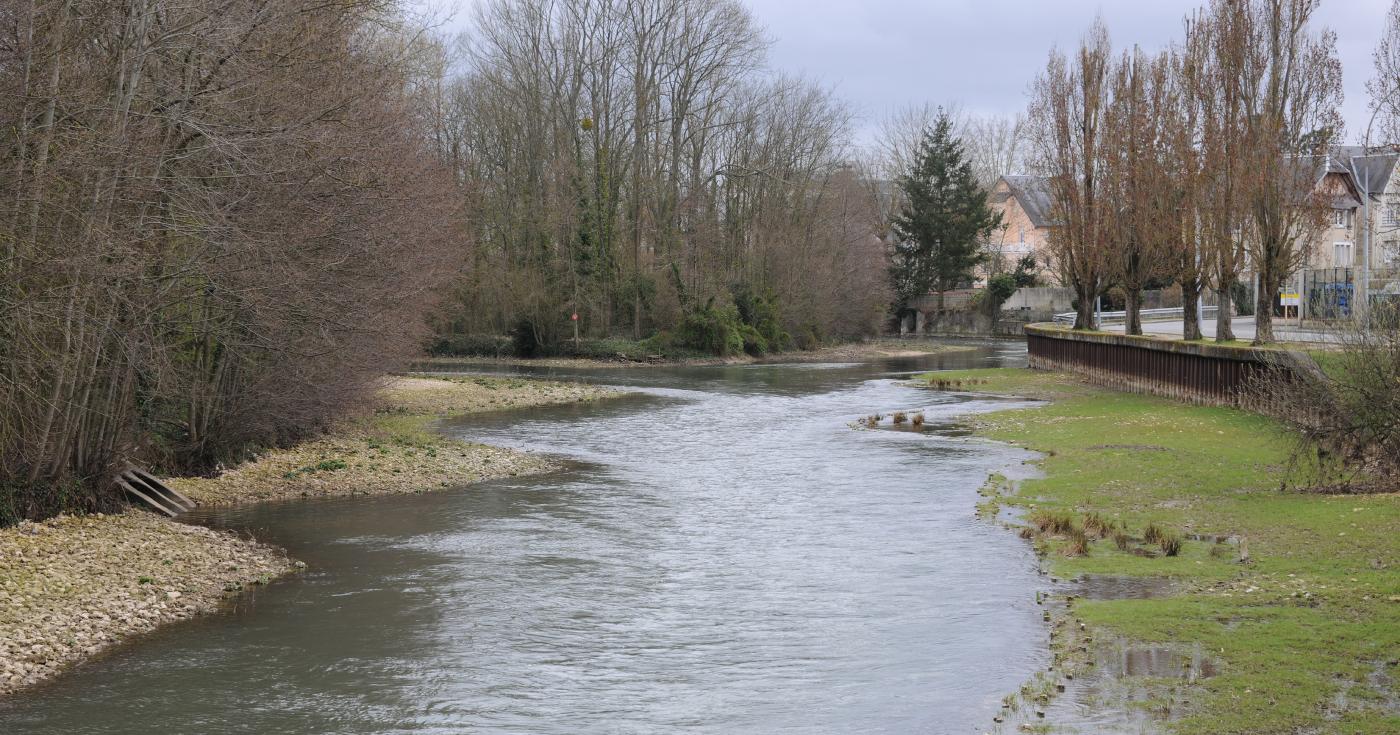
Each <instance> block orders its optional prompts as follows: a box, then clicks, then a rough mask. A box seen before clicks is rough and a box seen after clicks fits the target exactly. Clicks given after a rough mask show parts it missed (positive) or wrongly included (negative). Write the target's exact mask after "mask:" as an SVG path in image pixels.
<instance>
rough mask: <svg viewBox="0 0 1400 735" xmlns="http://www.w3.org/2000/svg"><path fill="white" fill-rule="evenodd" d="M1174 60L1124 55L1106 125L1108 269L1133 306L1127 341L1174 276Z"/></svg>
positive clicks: (1115, 75) (1129, 309)
mask: <svg viewBox="0 0 1400 735" xmlns="http://www.w3.org/2000/svg"><path fill="white" fill-rule="evenodd" d="M1170 74H1171V62H1170V56H1168V55H1166V54H1162V55H1160V56H1157V57H1151V56H1148V55H1147V54H1146V53H1145V52H1143V51H1142V50H1140V49H1137V48H1134V49H1133V50H1132V51H1130V52H1126V53H1124V54H1123V56H1122V58H1121V59H1120V61H1119V62H1118V64H1117V65H1116V66H1115V67H1114V69H1113V71H1112V73H1111V77H1112V82H1111V87H1112V90H1111V94H1112V101H1111V103H1110V104H1109V107H1108V111H1107V114H1106V116H1105V124H1104V134H1103V135H1104V142H1105V148H1106V150H1105V166H1104V177H1103V179H1104V181H1103V184H1104V191H1105V194H1106V196H1107V197H1108V198H1109V199H1110V200H1111V201H1112V202H1113V205H1112V206H1110V207H1108V208H1107V210H1106V215H1107V221H1108V231H1109V233H1110V234H1111V236H1112V245H1111V247H1110V253H1109V262H1110V268H1111V276H1112V278H1113V280H1114V282H1115V283H1116V284H1117V285H1118V286H1120V287H1121V288H1122V289H1123V292H1124V294H1125V295H1126V302H1127V318H1126V321H1125V324H1126V331H1127V333H1128V334H1142V292H1143V290H1144V289H1146V288H1147V286H1148V284H1149V283H1151V282H1152V281H1154V280H1157V279H1158V278H1161V277H1162V276H1164V275H1166V274H1167V272H1168V267H1167V266H1168V262H1169V258H1170V252H1171V247H1172V245H1173V242H1172V240H1173V236H1174V235H1175V234H1176V227H1175V225H1176V222H1175V221H1174V216H1175V212H1174V211H1173V210H1174V205H1175V202H1174V201H1173V196H1172V191H1171V188H1172V187H1173V186H1174V185H1173V184H1171V183H1170V181H1171V179H1172V178H1174V177H1175V176H1178V175H1179V173H1178V172H1176V171H1173V170H1171V161H1170V159H1169V157H1168V154H1169V141H1168V138H1167V132H1168V129H1169V128H1168V127H1167V126H1168V125H1169V115H1170V114H1171V110H1172V109H1173V107H1174V105H1175V102H1174V99H1173V95H1174V94H1175V89H1174V88H1173V87H1172V85H1171V83H1170Z"/></svg>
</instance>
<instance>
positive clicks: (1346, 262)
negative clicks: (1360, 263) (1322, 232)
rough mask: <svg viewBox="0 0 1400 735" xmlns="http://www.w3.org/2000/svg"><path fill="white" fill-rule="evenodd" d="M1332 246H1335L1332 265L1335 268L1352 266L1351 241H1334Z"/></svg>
mask: <svg viewBox="0 0 1400 735" xmlns="http://www.w3.org/2000/svg"><path fill="white" fill-rule="evenodd" d="M1332 248H1333V254H1334V257H1333V260H1332V266H1333V267H1334V268H1350V267H1351V243H1349V242H1335V243H1332Z"/></svg>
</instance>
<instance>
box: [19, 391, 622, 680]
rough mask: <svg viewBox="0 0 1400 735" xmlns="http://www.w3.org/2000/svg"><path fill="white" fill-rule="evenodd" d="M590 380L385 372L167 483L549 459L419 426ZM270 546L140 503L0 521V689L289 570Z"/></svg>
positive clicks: (268, 488)
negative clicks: (244, 459)
mask: <svg viewBox="0 0 1400 735" xmlns="http://www.w3.org/2000/svg"><path fill="white" fill-rule="evenodd" d="M616 394H617V393H616V391H612V390H610V389H607V388H599V387H596V386H587V385H579V384H569V383H555V382H546V381H534V380H519V379H510V378H506V379H500V378H470V377H468V378H453V379H427V378H395V379H392V380H390V381H389V382H388V383H387V384H386V386H385V388H384V390H383V391H382V392H381V395H380V401H379V403H378V405H377V406H376V407H375V409H374V410H373V411H372V412H370V413H367V414H365V415H363V416H359V417H356V418H353V419H351V420H348V421H346V422H344V423H343V424H342V425H341V426H340V427H338V428H337V429H336V430H335V431H333V432H331V433H330V434H328V435H326V436H325V437H322V438H320V439H317V440H315V441H309V442H305V443H302V444H299V445H297V446H295V447H292V448H289V449H281V450H273V451H269V452H266V453H265V454H263V455H262V456H261V457H259V458H258V459H256V460H255V461H252V462H249V463H247V464H245V465H242V466H240V467H237V468H234V469H231V470H229V471H228V472H225V473H223V474H222V475H220V476H218V477H214V478H175V479H171V480H169V482H170V484H171V485H173V486H175V487H176V488H178V489H180V490H181V491H182V492H185V493H186V494H188V495H190V496H191V497H192V498H194V499H195V500H196V501H197V502H199V503H201V504H206V505H207V504H228V503H244V502H260V501H266V500H280V499H289V498H302V497H315V496H332V495H363V494H385V493H407V492H423V491H427V490H435V489H439V488H443V487H459V486H462V485H466V484H469V483H472V482H480V481H482V480H486V479H491V478H495V477H504V476H508V475H519V474H527V473H533V472H543V471H548V470H550V469H553V468H554V467H555V464H554V463H553V461H551V460H549V459H546V458H543V457H539V456H536V455H532V454H526V453H523V452H517V451H514V450H510V449H502V448H499V447H489V446H484V445H480V444H472V443H469V442H463V441H458V440H455V439H451V438H448V437H444V436H441V435H439V434H437V433H435V432H433V431H432V430H431V424H432V423H433V422H434V421H437V420H439V419H440V418H443V417H446V416H452V415H459V414H465V413H477V412H484V411H495V410H505V409H516V408H525V407H529V406H541V405H550V404H561V403H575V402H580V401H592V400H597V399H600V398H604V397H608V396H611V395H616ZM295 566H296V564H295V563H294V562H293V561H291V560H290V559H288V558H287V557H286V555H285V554H283V553H282V552H281V551H280V550H278V549H275V548H272V547H269V546H266V545H263V544H259V543H257V542H255V541H252V540H248V539H241V538H238V537H237V536H235V535H234V534H232V533H225V532H217V531H212V530H209V529H207V528H203V527H199V526H190V525H186V524H183V523H179V522H176V521H171V520H167V519H164V518H158V517H156V516H154V515H152V514H149V513H146V512H144V511H141V510H131V511H129V512H127V513H123V514H118V515H93V516H84V517H63V516H61V517H58V518H53V519H50V520H48V521H45V522H43V523H23V524H20V525H18V526H13V527H10V528H5V529H0V694H6V693H9V692H13V691H15V690H18V689H21V688H24V687H27V686H31V685H33V684H36V683H38V682H40V681H43V680H45V679H47V678H50V677H52V676H54V675H56V674H58V673H59V672H61V671H62V670H63V669H65V668H66V667H68V666H70V665H72V664H73V663H76V662H78V661H81V660H83V659H84V658H88V657H91V656H93V655H96V654H98V653H100V652H101V651H102V650H104V649H106V648H107V647H109V646H111V645H114V644H116V643H118V642H120V641H123V640H126V639H129V638H130V637H132V636H134V635H138V634H140V633H144V632H146V631H149V630H152V629H154V628H155V627H157V626H158V625H160V624H163V623H167V622H171V621H175V620H181V619H184V618H189V617H193V616H195V615H199V614H202V613H206V612H210V611H213V610H216V609H218V608H219V607H220V605H221V604H223V601H224V600H225V598H227V597H228V596H230V595H233V594H237V593H238V592H239V591H241V590H243V589H244V588H245V587H247V586H249V585H256V584H261V583H265V582H267V581H269V580H271V579H274V578H276V577H279V576H281V575H283V574H286V573H288V572H290V571H291V570H292V569H294V568H295Z"/></svg>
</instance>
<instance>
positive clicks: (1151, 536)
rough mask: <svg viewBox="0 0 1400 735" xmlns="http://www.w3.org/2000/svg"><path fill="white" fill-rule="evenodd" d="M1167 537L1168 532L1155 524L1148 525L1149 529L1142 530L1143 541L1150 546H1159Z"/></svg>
mask: <svg viewBox="0 0 1400 735" xmlns="http://www.w3.org/2000/svg"><path fill="white" fill-rule="evenodd" d="M1166 537H1167V532H1166V531H1164V530H1162V529H1161V527H1159V526H1158V525H1157V524H1155V523H1149V524H1147V528H1144V529H1142V540H1143V541H1144V542H1146V543H1149V544H1159V543H1161V542H1162V539H1164V538H1166Z"/></svg>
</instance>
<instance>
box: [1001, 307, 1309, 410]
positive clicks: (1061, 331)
mask: <svg viewBox="0 0 1400 735" xmlns="http://www.w3.org/2000/svg"><path fill="white" fill-rule="evenodd" d="M1025 331H1026V349H1027V352H1028V353H1029V355H1030V365H1031V367H1033V368H1038V369H1042V370H1065V371H1069V372H1073V373H1077V374H1079V375H1082V376H1084V377H1085V378H1087V379H1088V380H1089V382H1091V383H1095V384H1097V385H1103V386H1107V387H1109V388H1113V389H1115V390H1122V391H1128V392H1131V393H1150V394H1152V395H1158V396H1165V397H1167V398H1175V399H1177V400H1182V401H1188V402H1191V403H1201V404H1207V405H1215V406H1246V405H1248V404H1250V403H1251V401H1250V400H1249V399H1248V396H1247V390H1246V389H1247V386H1248V384H1249V382H1250V381H1251V380H1252V379H1253V378H1254V377H1255V376H1256V375H1259V374H1260V373H1262V372H1265V371H1272V370H1278V369H1281V368H1282V366H1283V364H1284V363H1285V361H1286V358H1284V359H1280V358H1281V357H1283V353H1280V352H1278V351H1274V350H1258V349H1251V348H1242V347H1225V346H1220V345H1213V344H1210V343H1202V342H1181V341H1167V340H1160V339H1153V338H1151V337H1138V336H1130V335H1124V334H1111V333H1104V332H1075V331H1071V330H1069V329H1065V328H1063V327H1057V326H1053V325H1047V324H1028V325H1026V328H1025Z"/></svg>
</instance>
